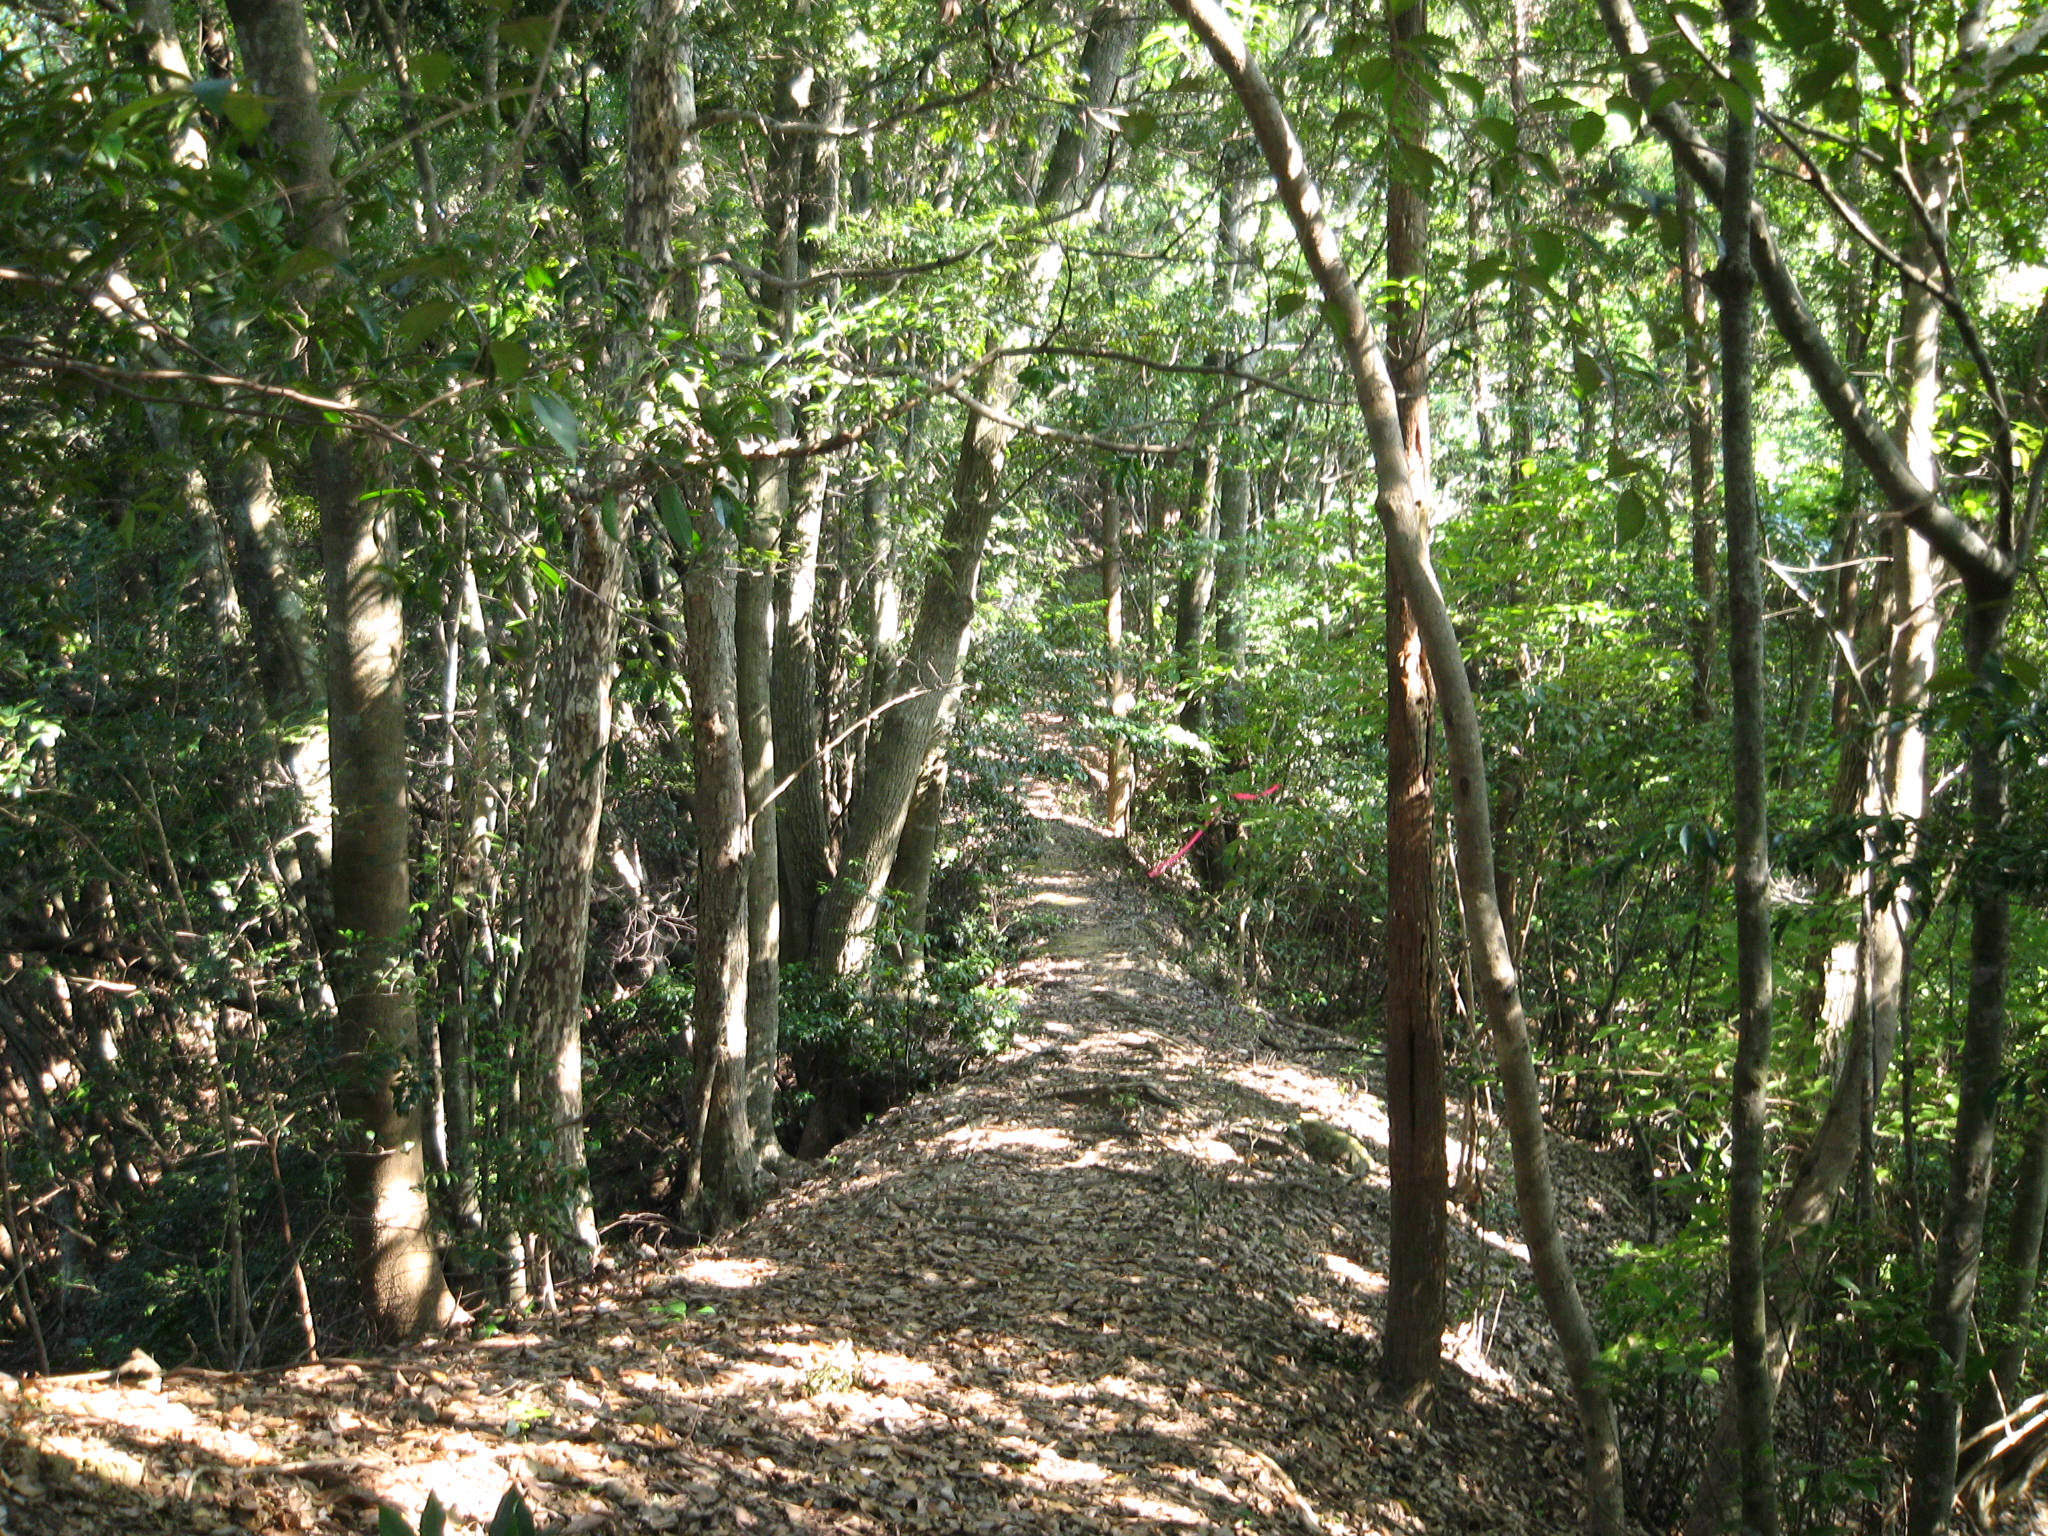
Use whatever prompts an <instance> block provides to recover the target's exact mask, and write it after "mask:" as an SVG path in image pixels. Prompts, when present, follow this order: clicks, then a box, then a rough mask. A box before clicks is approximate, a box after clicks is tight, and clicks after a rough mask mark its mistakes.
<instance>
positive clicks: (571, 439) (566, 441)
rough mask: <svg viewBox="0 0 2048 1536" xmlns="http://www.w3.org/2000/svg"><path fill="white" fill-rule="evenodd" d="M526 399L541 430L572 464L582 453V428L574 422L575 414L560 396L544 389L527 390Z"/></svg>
mask: <svg viewBox="0 0 2048 1536" xmlns="http://www.w3.org/2000/svg"><path fill="white" fill-rule="evenodd" d="M526 399H527V403H528V405H529V406H531V407H532V410H533V419H534V420H535V421H537V422H539V423H540V427H541V430H542V431H543V432H545V433H547V435H548V436H549V437H552V438H553V439H554V440H555V446H556V447H557V448H560V449H561V450H562V452H563V453H565V454H567V455H568V456H569V458H570V460H571V461H572V462H573V461H574V460H575V458H576V456H577V455H578V454H580V453H581V452H582V451H583V427H582V425H581V423H579V422H578V421H577V420H576V413H575V412H574V411H572V410H570V409H569V407H568V405H567V404H566V403H564V401H563V400H562V397H561V396H560V395H556V394H551V393H549V392H548V391H547V390H545V389H533V390H528V391H527V395H526Z"/></svg>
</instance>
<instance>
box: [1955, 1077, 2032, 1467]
mask: <svg viewBox="0 0 2048 1536" xmlns="http://www.w3.org/2000/svg"><path fill="white" fill-rule="evenodd" d="M2034 1098H2035V1100H2036V1102H2037V1103H2038V1102H2039V1098H2040V1094H2039V1091H2038V1089H2037V1090H2036V1092H2035V1094H2034ZM2016 1182H2017V1185H2018V1188H2017V1189H2016V1191H2015V1192H2014V1194H2013V1202H2012V1225H2011V1226H2009V1227H2008V1228H2007V1229H2006V1234H2005V1294H2004V1295H2003V1296H2002V1297H2001V1298H2000V1299H1999V1303H1998V1327H1997V1330H1996V1332H1995V1333H1994V1334H1993V1335H1992V1338H1993V1341H1994V1346H1995V1347H1994V1348H1993V1349H1992V1352H1991V1373H1990V1375H1988V1376H1986V1377H1985V1378H1984V1385H1983V1387H1982V1388H1981V1389H1980V1390H1979V1392H1978V1394H1977V1401H1976V1403H1975V1404H1974V1405H1973V1406H1972V1408H1971V1411H1970V1428H1971V1429H1972V1430H1977V1429H1982V1428H1983V1427H1984V1426H1985V1425H1987V1424H1990V1423H1993V1422H1994V1421H1996V1420H1998V1419H2000V1418H2002V1417H2004V1416H2005V1414H2007V1413H2008V1412H2010V1411H2011V1409H2012V1408H2013V1406H2014V1405H2015V1403H2016V1402H2017V1400H2018V1397H2019V1385H2020V1371H2021V1368H2022V1367H2024V1366H2025V1364H2026V1360H2027V1336H2028V1328H2029V1325H2030V1323H2031V1320H2032V1318H2033V1313H2034V1292H2035V1289H2036V1288H2037V1287H2038V1285H2039V1284H2040V1279H2041V1234H2042V1232H2043V1230H2044V1228H2048V1106H2044V1107H2042V1108H2038V1109H2036V1110H2035V1112H2034V1120H2033V1124H2032V1125H2031V1126H2030V1127H2029V1128H2028V1131H2027V1141H2026V1147H2025V1150H2023V1151H2022V1152H2021V1153H2020V1169H2019V1177H2018V1179H2017V1181H2016Z"/></svg>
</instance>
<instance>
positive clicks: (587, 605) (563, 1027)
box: [514, 504, 630, 1275]
mask: <svg viewBox="0 0 2048 1536" xmlns="http://www.w3.org/2000/svg"><path fill="white" fill-rule="evenodd" d="M629 516H630V514H629V513H628V512H627V511H625V510H622V509H618V508H617V507H616V504H614V505H613V506H611V507H607V508H605V509H603V510H600V509H599V508H596V507H589V506H586V507H584V508H582V509H581V510H580V515H579V516H578V518H577V530H576V550H575V553H574V555H573V557H572V559H571V561H570V562H569V568H570V571H571V572H572V577H571V580H570V581H569V583H568V587H567V591H566V593H565V595H564V598H563V602H562V612H561V614H560V617H559V619H558V620H557V625H558V628H557V631H556V639H555V645H554V649H553V654H552V656H551V657H550V659H549V675H550V678H551V680H552V683H553V693H554V697H553V700H552V703H551V707H550V711H549V716H548V758H547V770H546V776H545V777H544V778H543V779H542V781H541V785H540V795H539V803H538V804H537V805H535V807H534V809H533V812H532V814H531V815H530V816H529V817H528V818H527V836H526V839H525V841H526V850H525V852H526V857H525V873H526V893H525V904H524V907H525V910H524V924H523V928H522V939H523V948H522V951H521V959H520V979H519V984H518V987H517V989H516V992H515V995H516V997H517V999H518V1002H517V1007H516V1010H515V1015H514V1017H515V1023H514V1038H515V1039H517V1040H519V1041H520V1042H521V1048H522V1050H523V1051H524V1053H525V1066H524V1075H525V1080H526V1082H527V1084H528V1087H529V1095H530V1096H529V1099H528V1110H529V1113H531V1114H534V1115H536V1116H538V1118H539V1121H540V1125H539V1130H540V1131H541V1133H542V1138H543V1139H542V1145H544V1146H545V1147H546V1149H547V1150H546V1154H545V1160H546V1168H547V1173H546V1184H547V1187H546V1189H545V1190H544V1191H543V1192H542V1197H543V1206H544V1209H545V1211H546V1218H545V1220H546V1231H547V1235H548V1237H549V1238H550V1240H551V1241H553V1242H554V1243H555V1244H556V1245H557V1251H558V1252H559V1253H560V1254H561V1255H562V1257H563V1259H564V1260H565V1261H566V1263H567V1265H568V1268H569V1269H570V1270H571V1271H572V1272H573V1273H575V1274H579V1275H584V1274H588V1273H590V1270H591V1267H592V1266H593V1265H594V1264H595V1263H596V1260H597V1255H598V1247H599V1240H598V1233H597V1213H596V1208H595V1206H594V1205H593V1204H592V1201H591V1193H590V1170H589V1167H588V1165H587V1163H586V1162H585V1160H584V1153H583V966H584V957H585V954H586V951H587V948H588V942H589V935H590V878H591V869H592V866H593V865H594V864H595V862H596V859H597V837H598V823H599V820H600V818H601V816H602V813H603V810H604V788H605V758H606V755H607V750H608V748H609V746H610V743H611V723H612V690H611V680H612V670H613V664H614V662H615V660H616V658H617V653H618V641H619V596H620V586H621V583H622V579H623V576H624V571H625V543H624V540H625V535H626V531H627V530H626V526H625V524H626V522H627V520H628V518H629ZM613 517H616V518H617V519H618V524H619V525H618V526H615V527H613V528H607V527H605V522H606V520H607V519H608V518H613Z"/></svg>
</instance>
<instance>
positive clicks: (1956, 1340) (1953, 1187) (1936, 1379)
mask: <svg viewBox="0 0 2048 1536" xmlns="http://www.w3.org/2000/svg"><path fill="white" fill-rule="evenodd" d="M2004 624H2005V606H2004V605H2003V604H2001V605H1999V606H1997V607H1996V608H1993V607H1989V606H1979V607H1974V608H1972V609H1971V610H1970V613H1969V617H1968V619H1967V620H1966V621H1965V623H1964V629H1963V650H1964V654H1965V655H1966V656H1967V657H1968V659H1969V663H1970V670H1971V672H1972V673H1974V674H1975V675H1976V676H1978V677H1987V676H1990V675H1992V674H1993V673H1994V672H1995V670H1996V668H1997V666H1998V647H1999V641H2000V638H2001V633H2002V631H2003V629H2004ZM2003 754H2004V743H2003V742H2002V741H2001V740H2000V739H1999V734H1998V732H1996V731H1995V730H1993V729H1992V728H1991V726H1990V724H1989V723H1988V722H1980V723H1978V724H1977V725H1976V727H1975V728H1974V729H1973V730H1972V732H1971V739H1970V841H1971V851H1972V853H1973V854H1982V853H1988V851H1989V850H1991V849H1992V848H1995V847H1996V846H1997V845H1998V843H1999V841H2000V839H2001V838H2002V837H2003V836H2004V832H2005V763H2004V758H2003ZM1968 878H1969V881H1970V884H1971V886H1972V887H1973V889H1972V891H1971V893H1970V983H1969V989H1968V1002H1967V1003H1966V1005H1965V1012H1964V1017H1963V1043H1962V1050H1961V1051H1960V1053H1959V1054H1958V1057H1957V1062H1956V1127H1955V1137H1954V1139H1953V1141H1952V1142H1951V1143H1950V1147H1949V1165H1948V1192H1947V1195H1946V1196H1945V1197H1944V1199H1943V1201H1942V1208H1941V1235H1940V1237H1939V1239H1938V1240H1937V1241H1936V1244H1935V1257H1934V1282H1933V1285H1932V1287H1931V1288H1930V1290H1929V1292H1928V1299H1927V1336H1928V1340H1929V1343H1928V1348H1927V1354H1926V1358H1925V1360H1924V1362H1923V1363H1922V1366H1921V1373H1922V1374H1921V1377H1920V1380H1921V1391H1920V1417H1919V1422H1918V1423H1917V1424H1916V1425H1915V1427H1914V1437H1913V1458H1912V1462H1911V1467H1912V1483H1911V1485H1910V1487H1909V1489H1908V1496H1907V1504H1906V1530H1907V1532H1908V1533H1909V1536H1938V1533H1939V1532H1942V1531H1946V1530H1947V1529H1948V1528H1949V1517H1950V1514H1951V1512H1952V1510H1953V1508H1954V1505H1955V1492H1956V1455H1957V1448H1958V1445H1959V1442H1960V1439H1961V1433H1962V1395H1961V1381H1962V1369H1963V1360H1964V1358H1965V1356H1966V1355H1967V1354H1968V1351H1969V1346H1970V1323H1971V1318H1972V1315H1973V1312H1974V1309H1975V1306H1976V1300H1977V1274H1978V1268H1979V1265H1980V1263H1981V1260H1982V1257H1983V1251H1984V1213H1985V1208H1986V1206H1987V1204H1988V1203H1989V1199H1990V1195H1991V1171H1992V1160H1993V1152H1994V1150H1995V1147H1994V1143H1995V1140H1996V1136H1997V1129H1998V1086H1999V1080H2000V1077H2001V1075H2002V1071H2003V1066H2004V1058H2005V1014H2006V983H2007V976H2008V973H2009V971H2010V967H2011V955H2012V899H2011V896H2010V895H2009V894H2008V891H2007V887H2006V884H2005V882H2004V880H2003V879H2002V878H2001V875H2000V873H1999V871H1998V870H1997V869H1996V867H1995V866H1994V865H1993V864H1992V863H1991V860H1990V859H1989V858H1980V859H1978V860H1977V861H1976V862H1975V863H1974V865H1973V866H1972V867H1971V869H1970V874H1969V876H1968Z"/></svg>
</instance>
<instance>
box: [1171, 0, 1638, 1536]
mask: <svg viewBox="0 0 2048 1536" xmlns="http://www.w3.org/2000/svg"><path fill="white" fill-rule="evenodd" d="M1173 8H1174V10H1175V11H1176V12H1177V13H1178V14H1179V15H1181V16H1182V17H1183V18H1184V19H1185V20H1187V21H1188V23H1189V24H1190V25H1191V26H1192V27H1193V28H1194V30H1195V31H1196V33H1197V34H1198V35H1199V36H1200V37H1201V39H1202V41H1203V43H1204V44H1205V45H1206V46H1207V47H1208V50H1209V53H1210V55H1211V56H1212V57H1213V58H1214V59H1215V60H1216V62H1217V64H1218V65H1219V66H1220V67H1221V68H1222V70H1223V72H1224V74H1225V76H1226V77H1227V78H1228V79H1229V81H1230V84H1231V87H1232V88H1233V89H1234V90H1235V92H1236V93H1237V97H1238V100H1239V102H1240V103H1241V104H1242V105H1243V107H1244V110H1245V115H1246V117H1247V118H1248V119H1249V121H1250V123H1251V126H1252V130H1253V132H1254V134H1255V135H1256V136H1257V138H1258V141H1259V147H1260V148H1261V149H1262V150H1263V151H1264V153H1265V156H1266V163H1267V165H1268V167H1269V168H1270V169H1271V171H1272V174H1273V179H1274V183H1275V185H1276V187H1277V188H1278V190H1279V193H1280V198H1281V202H1282V204H1283V205H1284V206H1285V208H1286V210H1287V214H1288V217H1289V219H1290V220H1291V221H1292V223H1293V225H1294V230H1295V235H1296V239H1297V242H1298V244H1299V245H1300V247H1301V250H1302V253H1303V255H1304V257H1305V258H1306V259H1307V262H1308V266H1309V270H1310V272H1311V273H1312V274H1313V276H1314V277H1315V279H1316V282H1317V284H1318V286H1319V287H1320V288H1321V289H1322V292H1323V296H1324V298H1325V300H1326V301H1327V305H1328V311H1329V313H1330V315H1331V317H1332V325H1333V328H1334V329H1335V331H1336V333H1337V337H1338V341H1339V343H1340V345H1341V346H1342V348H1343V354H1344V358H1345V361H1346V363H1347V364H1348V365H1349V368H1350V372H1351V377H1352V383H1353V386H1354V389H1355V391H1356V395H1357V399H1358V405H1359V411H1360V414H1361V416H1362V417H1363V418H1364V421H1365V426H1366V430H1367V434H1368V436H1369V437H1370V439H1371V442H1372V453H1373V464H1374V468H1375V472H1376V478H1377V480H1378V485H1379V509H1380V520H1381V523H1382V526H1383V527H1384V528H1385V530H1386V534H1387V539H1388V542H1389V543H1390V544H1391V545H1392V546H1393V548H1394V550H1395V552H1396V553H1397V555H1398V556H1399V561H1400V571H1401V577H1402V580H1403V582H1404V583H1405V584H1406V586H1407V590H1408V593H1409V599H1410V601H1411V602H1412V603H1413V604H1414V606H1415V613H1416V620H1417V622H1418V624H1419V625H1420V627H1421V630H1422V635H1423V645H1424V650H1425V652H1426V654H1427V655H1428V658H1429V665H1430V671H1431V673H1432V675H1433V676H1434V677H1435V679H1436V683H1437V687H1438V689H1439V690H1440V699H1441V706H1442V709H1443V717H1444V738H1445V742H1446V746H1447V749H1448V756H1449V759H1450V761H1449V783H1450V788H1451V797H1452V811H1453V814H1454V816H1455V817H1456V825H1457V861H1456V862H1457V869H1458V889H1459V894H1460V896H1461V898H1462V900H1463V905H1464V912H1465V933H1466V937H1467V942H1468V943H1469V945H1470V948H1471V957H1472V972H1473V979H1474V982H1475V983H1476V986H1477V990H1478V992H1479V994H1480V999H1481V1005H1482V1007H1483V1009H1484V1011H1485V1015H1486V1018H1487V1021H1488V1024H1489V1027H1490V1030H1491V1033H1492V1036H1493V1041H1494V1050H1495V1054H1496V1057H1497V1058H1498V1061H1499V1064H1500V1073H1501V1079H1502V1087H1503V1090H1504V1098H1505V1101H1506V1111H1507V1112H1506V1119H1507V1122H1508V1134H1509V1140H1510V1143H1511V1145H1512V1147H1513V1152H1514V1164H1515V1197H1516V1204H1517V1206H1518V1208H1519V1210H1520V1213H1521V1221H1522V1233H1523V1237H1524V1240H1525V1241H1526V1242H1527V1244H1528V1247H1529V1261H1530V1267H1531V1269H1532V1270H1533V1271H1534V1274H1535V1279H1536V1286H1537V1290H1538V1292H1539V1293H1540V1294H1541V1296H1542V1298H1543V1304H1544V1309H1545V1311H1546V1313H1547V1314H1548V1315H1549V1318H1550V1321H1551V1326H1552V1328H1553V1329H1554V1330H1555V1332H1556V1335H1557V1340H1558V1347H1559V1352H1560V1353H1561V1354H1562V1356H1563V1357H1564V1364H1565V1369H1566V1372H1567V1374H1568V1375H1569V1377H1570V1379H1571V1384H1572V1394H1573V1399H1574V1401H1575V1403H1576V1405H1577V1407H1578V1411H1579V1421H1580V1431H1581V1436H1582V1440H1583V1444H1584V1447H1585V1456H1586V1464H1585V1478H1586V1505H1587V1509H1586V1523H1587V1528H1588V1529H1589V1530H1590V1531H1592V1532H1593V1533H1594V1536H1621V1533H1622V1532H1623V1531H1624V1530H1625V1529H1626V1527H1627V1517H1626V1515H1625V1513H1624V1508H1625V1504H1624V1499H1623V1486H1622V1461H1621V1437H1620V1430H1619V1427H1618V1425H1617V1423H1616V1419H1615V1413H1614V1402H1613V1398H1612V1396H1611V1395H1610V1392H1609V1389H1608V1384H1607V1378H1606V1372H1605V1370H1604V1368H1603V1366H1602V1362H1601V1360H1600V1346H1599V1341H1598V1339H1597V1338H1596V1337H1595V1335H1594V1332H1593V1326H1592V1322H1591V1320H1590V1318H1589V1317H1588V1316H1587V1313H1586V1309H1585V1304H1584V1302H1583V1300H1582V1299H1581V1297H1580V1296H1579V1292H1578V1285H1577V1282H1576V1280H1575V1278H1574V1276H1573V1273H1572V1265H1571V1259H1570V1256H1569V1255H1568V1254H1567V1253H1566V1251H1565V1247H1564V1242H1563V1236H1562V1233H1561V1230H1560V1227H1559V1223H1558V1215H1557V1195H1556V1188H1555V1184H1554V1182H1553V1180H1552V1178H1551V1173H1550V1153H1549V1149H1548V1147H1547V1145H1546V1144H1545V1140H1544V1138H1545V1135H1546V1131H1545V1128H1544V1125H1543V1111H1542V1096H1541V1090H1540V1086H1539V1084H1538V1082H1537V1077H1536V1064H1535V1059H1534V1056H1533V1054H1532V1053H1531V1050H1530V1046H1529V1030H1528V1020H1527V1018H1526V1016H1525V1015H1524V1013H1523V1009H1522V1002H1521V992H1520V984H1519V981H1518V978H1517V977H1516V974H1515V967H1514V962H1513V960H1512V959H1511V957H1510V955H1509V950H1508V936H1507V931H1506V928H1505V927H1504V926H1503V924H1502V922H1501V909H1500V903H1499V898H1498V895H1497V886H1496V882H1495V876H1494V867H1493V835H1492V822H1491V815H1490V810H1489V806H1488V801H1487V781H1486V756H1485V751H1484V748H1483V746H1482V743H1481V738H1480V734H1479V716H1478V711H1477V708H1476V706H1475V703H1474V700H1473V696H1472V689H1471V683H1470V681H1469V679H1468V678H1467V676H1466V673H1465V660H1464V655H1463V653H1462V650H1461V648H1460V644H1459V640H1458V633H1457V629H1456V627H1455V625H1454V624H1453V623H1452V621H1451V615H1450V611H1449V609H1448V608H1447V607H1446V606H1445V604H1444V599H1443V593H1442V590H1441V589H1440V588H1439V587H1438V585H1437V582H1436V573H1435V570H1434V568H1433V567H1432V566H1431V564H1430V558H1429V548H1428V544H1427V542H1426V540H1425V538H1424V535H1423V527H1422V517H1421V508H1420V506H1419V504H1418V502H1417V500H1416V496H1415V490H1414V487H1413V485H1412V484H1411V483H1410V480H1409V477H1408V467H1407V455H1406V453H1405V451H1404V449H1403V446H1402V440H1401V422H1400V412H1399V409H1398V407H1397V405H1396V401H1395V395H1394V386H1393V381H1392V380H1391V379H1390V378H1389V376H1388V373H1387V366H1386V358H1385V356H1384V354H1383V353H1382V351H1381V349H1380V346H1379V339H1378V337H1377V336H1375V335H1374V334H1373V330H1372V325H1371V322H1370V320H1369V319H1368V318H1367V316H1366V313H1365V307H1364V305H1363V304H1362V303H1360V301H1359V297H1358V290H1357V288H1356V287H1355V286H1354V285H1353V283H1352V281H1351V277H1350V273H1349V272H1348V271H1347V270H1346V268H1345V265H1344V260H1343V256H1342V254H1341V253H1340V251H1339V249H1338V246H1337V242H1336V239H1335V237H1334V236H1333V235H1332V234H1331V232H1330V229H1329V226H1328V224H1327V223H1326V222H1325V220H1324V218H1323V212H1322V210H1323V199H1322V194H1321V192H1320V190H1319V189H1318V188H1317V186H1316V184H1315V182H1314V180H1313V179H1312V178H1311V177H1310V175H1309V173H1308V170H1307V159H1306V157H1305V155H1304V154H1303V151H1302V146H1301V141H1300V140H1299V139H1298V138H1297V137H1296V136H1295V133H1294V129H1293V126H1292V125H1291V124H1290V123H1289V122H1288V120H1287V117H1286V114H1285V113H1284V111H1283V110H1282V109H1281V106H1280V103H1279V100H1278V99H1277V98H1276V97H1275V96H1274V94H1273V91H1272V88H1271V87H1270V86H1268V85H1267V84H1266V81H1265V78H1264V76H1263V75H1262V74H1261V73H1260V71H1259V69H1258V66H1257V65H1256V63H1254V62H1253V61H1252V59H1251V57H1250V54H1249V52H1248V51H1247V50H1246V48H1245V44H1244V38H1243V36H1242V35H1241V34H1240V33H1239V32H1238V29H1237V26H1236V24H1235V23H1234V22H1233V21H1232V20H1231V19H1230V17H1229V16H1228V14H1227V13H1225V12H1224V11H1223V10H1222V8H1221V7H1220V6H1218V5H1217V4H1215V3H1214V0H1173Z"/></svg>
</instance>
